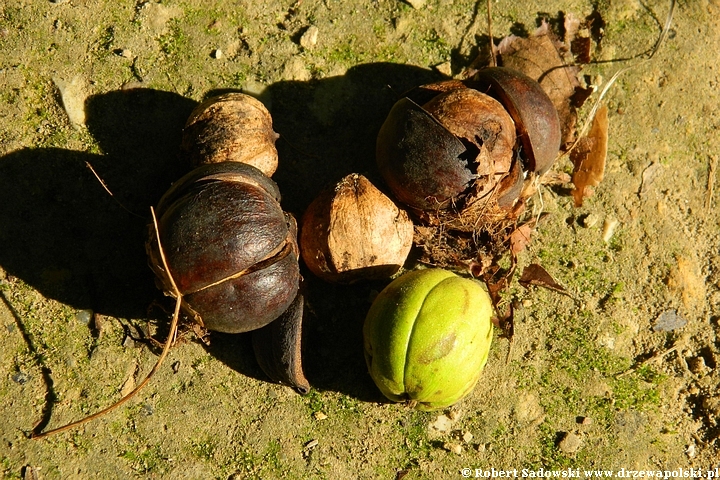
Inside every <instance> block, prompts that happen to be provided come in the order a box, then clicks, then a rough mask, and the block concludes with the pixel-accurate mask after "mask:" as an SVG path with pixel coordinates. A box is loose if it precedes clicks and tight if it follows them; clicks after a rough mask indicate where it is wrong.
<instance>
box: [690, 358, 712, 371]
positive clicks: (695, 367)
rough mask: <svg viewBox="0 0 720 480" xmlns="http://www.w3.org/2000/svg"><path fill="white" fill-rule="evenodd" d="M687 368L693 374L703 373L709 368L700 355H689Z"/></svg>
mask: <svg viewBox="0 0 720 480" xmlns="http://www.w3.org/2000/svg"><path fill="white" fill-rule="evenodd" d="M687 364H688V368H689V369H690V371H691V372H692V373H694V374H695V375H705V374H706V373H708V371H710V368H709V367H708V366H707V365H706V364H705V359H704V358H703V357H701V356H697V357H690V358H688V359H687Z"/></svg>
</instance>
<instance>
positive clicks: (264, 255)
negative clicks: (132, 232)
mask: <svg viewBox="0 0 720 480" xmlns="http://www.w3.org/2000/svg"><path fill="white" fill-rule="evenodd" d="M279 199H280V194H279V191H278V189H277V186H276V185H275V183H274V182H273V181H272V180H270V179H269V178H267V177H266V176H265V175H263V174H262V172H260V170H258V169H256V168H255V167H253V166H250V165H248V164H244V163H237V162H222V163H213V164H208V165H203V166H200V167H198V168H196V169H195V170H193V171H192V172H190V173H188V174H187V175H185V176H184V177H183V178H182V179H180V180H179V181H178V182H176V183H175V184H174V185H173V186H172V187H171V188H170V189H169V190H168V191H167V192H166V193H165V195H164V196H163V197H162V198H161V199H160V203H159V204H158V207H157V218H158V230H159V232H160V239H161V243H162V246H163V251H164V253H165V257H166V260H167V264H168V267H169V269H170V271H171V273H172V277H173V279H174V280H175V283H176V284H177V287H178V289H179V291H180V293H181V294H182V295H183V307H184V308H185V310H186V311H188V312H189V313H191V314H192V315H194V316H195V318H196V319H197V320H198V321H199V322H200V323H201V324H202V325H204V326H205V328H207V329H209V330H215V331H219V332H226V333H239V332H245V331H249V330H254V329H257V328H260V327H262V326H264V325H266V324H268V323H270V322H271V321H272V320H274V319H276V318H278V317H279V316H280V314H282V313H283V312H284V311H285V310H286V309H287V308H288V306H289V305H290V304H291V303H292V301H293V299H294V298H295V296H296V293H297V291H298V285H299V281H300V272H299V266H298V248H297V241H296V233H297V228H296V224H295V220H294V219H293V217H292V216H290V215H289V214H287V213H285V212H283V210H282V208H281V207H280V204H279ZM147 251H148V255H149V257H150V266H151V268H152V269H153V271H154V272H155V274H156V275H157V278H158V280H159V282H160V285H159V287H160V288H162V289H163V290H164V291H165V292H166V293H169V294H171V293H172V292H173V289H172V287H171V282H170V280H169V278H168V273H167V272H166V271H165V269H164V266H163V262H162V260H161V257H160V253H159V248H158V242H157V238H156V237H155V231H154V229H151V236H150V239H149V241H148V243H147Z"/></svg>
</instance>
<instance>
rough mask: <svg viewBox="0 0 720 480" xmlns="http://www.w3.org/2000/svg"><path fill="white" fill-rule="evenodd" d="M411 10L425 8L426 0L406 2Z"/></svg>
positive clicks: (409, 0) (408, 0)
mask: <svg viewBox="0 0 720 480" xmlns="http://www.w3.org/2000/svg"><path fill="white" fill-rule="evenodd" d="M407 3H409V4H410V5H411V6H412V7H413V8H415V9H419V8H422V7H424V6H425V3H426V0H407Z"/></svg>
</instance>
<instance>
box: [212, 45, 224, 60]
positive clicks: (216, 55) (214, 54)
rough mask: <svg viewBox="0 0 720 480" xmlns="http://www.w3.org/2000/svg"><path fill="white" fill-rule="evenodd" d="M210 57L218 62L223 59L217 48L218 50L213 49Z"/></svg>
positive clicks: (220, 51)
mask: <svg viewBox="0 0 720 480" xmlns="http://www.w3.org/2000/svg"><path fill="white" fill-rule="evenodd" d="M212 57H213V58H214V59H216V60H220V59H221V58H222V57H223V52H222V50H220V49H219V48H218V49H215V50H214V51H213V52H212Z"/></svg>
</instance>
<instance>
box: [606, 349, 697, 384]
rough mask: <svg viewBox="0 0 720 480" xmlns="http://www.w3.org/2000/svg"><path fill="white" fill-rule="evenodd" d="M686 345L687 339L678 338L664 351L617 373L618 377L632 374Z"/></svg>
mask: <svg viewBox="0 0 720 480" xmlns="http://www.w3.org/2000/svg"><path fill="white" fill-rule="evenodd" d="M684 346H685V341H684V340H678V341H677V342H675V344H674V345H673V346H672V347H670V348H668V349H667V350H665V351H663V352H658V353H656V354H655V355H653V356H652V357H650V358H648V359H646V360H644V361H642V362H640V363H638V364H636V365H633V366H632V367H630V368H628V369H627V370H625V371H624V372H622V373H619V374H617V375H616V377H617V378H621V377H625V376H627V375H630V374H631V373H633V372H635V371H637V370H639V369H640V368H642V367H644V366H645V365H648V364H649V363H652V362H655V361H657V360H661V359H663V358H665V357H666V356H667V355H668V354H670V353H672V352H674V351H676V350H677V349H678V348H680V347H684Z"/></svg>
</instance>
